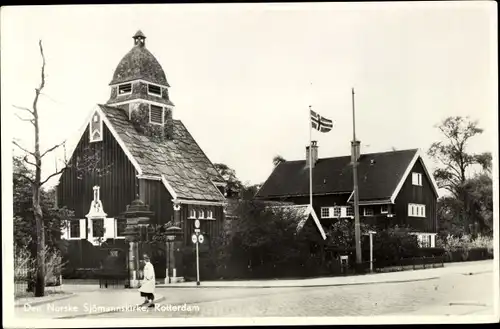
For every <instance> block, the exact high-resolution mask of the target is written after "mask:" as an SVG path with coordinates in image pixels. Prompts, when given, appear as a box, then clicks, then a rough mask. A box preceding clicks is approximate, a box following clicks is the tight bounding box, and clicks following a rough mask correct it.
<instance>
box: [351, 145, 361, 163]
mask: <svg viewBox="0 0 500 329" xmlns="http://www.w3.org/2000/svg"><path fill="white" fill-rule="evenodd" d="M360 143H361V142H360V141H358V140H357V141H351V162H352V163H354V161H356V162H357V161H358V160H359V156H360V155H361V153H360Z"/></svg>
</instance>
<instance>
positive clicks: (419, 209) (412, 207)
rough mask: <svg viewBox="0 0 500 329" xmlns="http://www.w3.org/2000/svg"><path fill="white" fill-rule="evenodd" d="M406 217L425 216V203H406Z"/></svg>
mask: <svg viewBox="0 0 500 329" xmlns="http://www.w3.org/2000/svg"><path fill="white" fill-rule="evenodd" d="M408 217H418V218H426V216H425V204H416V203H408Z"/></svg>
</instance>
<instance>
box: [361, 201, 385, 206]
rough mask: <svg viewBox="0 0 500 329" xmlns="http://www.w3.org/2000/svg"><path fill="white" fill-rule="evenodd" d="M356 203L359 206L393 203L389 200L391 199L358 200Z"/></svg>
mask: <svg viewBox="0 0 500 329" xmlns="http://www.w3.org/2000/svg"><path fill="white" fill-rule="evenodd" d="M358 204H359V205H360V206H368V205H382V204H394V202H391V200H375V201H359V202H358Z"/></svg>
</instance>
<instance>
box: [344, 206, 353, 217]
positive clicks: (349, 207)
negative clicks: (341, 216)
mask: <svg viewBox="0 0 500 329" xmlns="http://www.w3.org/2000/svg"><path fill="white" fill-rule="evenodd" d="M344 208H345V216H346V217H347V218H354V208H353V207H351V206H346V207H344ZM348 210H351V212H352V214H351V215H348Z"/></svg>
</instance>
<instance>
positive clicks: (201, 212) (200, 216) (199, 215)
mask: <svg viewBox="0 0 500 329" xmlns="http://www.w3.org/2000/svg"><path fill="white" fill-rule="evenodd" d="M198 218H200V219H203V218H205V211H203V209H200V211H199V213H198Z"/></svg>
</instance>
